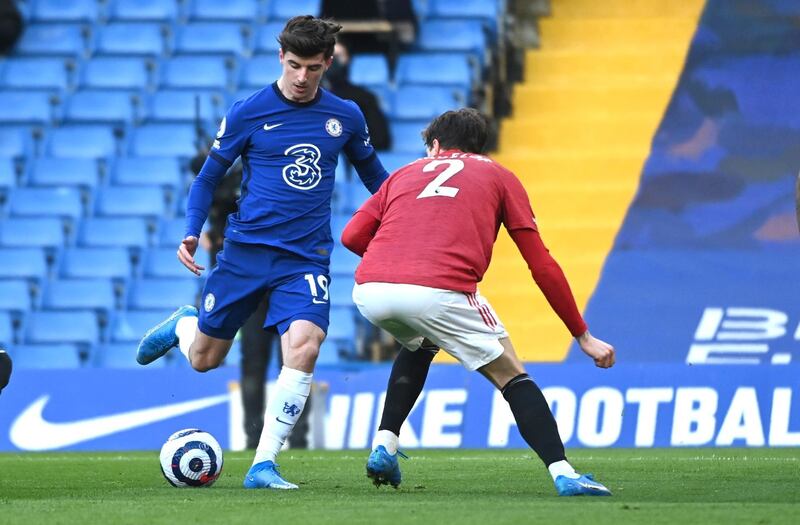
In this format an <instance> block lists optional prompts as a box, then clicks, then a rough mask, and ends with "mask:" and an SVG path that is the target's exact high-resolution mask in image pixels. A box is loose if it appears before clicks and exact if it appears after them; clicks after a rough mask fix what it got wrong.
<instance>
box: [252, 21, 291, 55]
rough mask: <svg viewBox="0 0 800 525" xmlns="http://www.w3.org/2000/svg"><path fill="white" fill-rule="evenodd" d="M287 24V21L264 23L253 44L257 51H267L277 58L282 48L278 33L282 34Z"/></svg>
mask: <svg viewBox="0 0 800 525" xmlns="http://www.w3.org/2000/svg"><path fill="white" fill-rule="evenodd" d="M285 25H286V23H285V22H269V23H267V24H264V25H262V26H261V27H260V28H259V30H258V33H256V41H255V43H254V44H253V49H254V50H255V52H257V53H266V54H268V55H270V56H272V57H273V58H274V59H275V60H277V59H278V57H277V55H278V50H279V49H280V48H281V45H280V44H279V43H278V35H280V34H281V31H283V27H284V26H285Z"/></svg>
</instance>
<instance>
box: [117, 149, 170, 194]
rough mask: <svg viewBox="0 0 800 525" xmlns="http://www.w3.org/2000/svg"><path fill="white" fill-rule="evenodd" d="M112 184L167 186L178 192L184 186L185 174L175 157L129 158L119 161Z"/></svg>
mask: <svg viewBox="0 0 800 525" xmlns="http://www.w3.org/2000/svg"><path fill="white" fill-rule="evenodd" d="M111 182H112V183H113V184H115V185H117V186H154V185H158V186H166V187H169V188H171V189H172V190H173V191H177V190H178V188H180V187H181V186H182V184H183V173H182V171H181V165H180V162H178V159H177V158H175V157H127V158H121V159H117V161H116V163H115V165H114V169H113V171H112V177H111Z"/></svg>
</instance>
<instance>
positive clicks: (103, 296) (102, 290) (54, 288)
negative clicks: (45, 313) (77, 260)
mask: <svg viewBox="0 0 800 525" xmlns="http://www.w3.org/2000/svg"><path fill="white" fill-rule="evenodd" d="M42 306H43V307H44V308H47V309H50V310H95V311H98V312H103V313H105V314H108V312H110V311H111V310H113V309H114V308H115V307H116V300H115V296H114V284H113V283H112V282H111V280H110V279H97V278H95V279H54V280H51V281H49V282H48V283H47V285H46V286H45V290H44V295H43V297H42Z"/></svg>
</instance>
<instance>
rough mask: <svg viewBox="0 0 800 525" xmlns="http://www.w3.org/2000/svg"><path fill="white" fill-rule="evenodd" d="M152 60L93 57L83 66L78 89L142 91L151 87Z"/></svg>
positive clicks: (153, 66) (153, 65)
mask: <svg viewBox="0 0 800 525" xmlns="http://www.w3.org/2000/svg"><path fill="white" fill-rule="evenodd" d="M154 68H155V64H154V62H153V61H152V60H150V59H148V58H142V57H95V58H93V59H91V60H89V61H88V62H86V64H84V66H83V69H82V72H81V79H80V87H81V88H100V89H131V90H142V89H146V88H149V87H150V86H151V85H152V83H153V82H152V79H153V78H154V77H153V75H152V74H151V71H152V70H153V69H154Z"/></svg>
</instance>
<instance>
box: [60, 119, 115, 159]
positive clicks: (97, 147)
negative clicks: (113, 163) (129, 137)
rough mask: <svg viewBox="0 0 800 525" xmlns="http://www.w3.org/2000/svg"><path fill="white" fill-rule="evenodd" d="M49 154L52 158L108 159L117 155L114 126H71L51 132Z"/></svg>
mask: <svg viewBox="0 0 800 525" xmlns="http://www.w3.org/2000/svg"><path fill="white" fill-rule="evenodd" d="M47 153H48V154H49V155H50V156H52V157H64V158H69V157H73V158H83V159H100V158H104V159H108V158H110V157H113V156H114V155H116V153H117V139H116V138H115V136H114V128H113V127H112V126H107V125H101V124H70V125H65V126H62V127H59V128H55V129H53V130H52V131H51V132H50V136H49V139H48V143H47Z"/></svg>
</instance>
